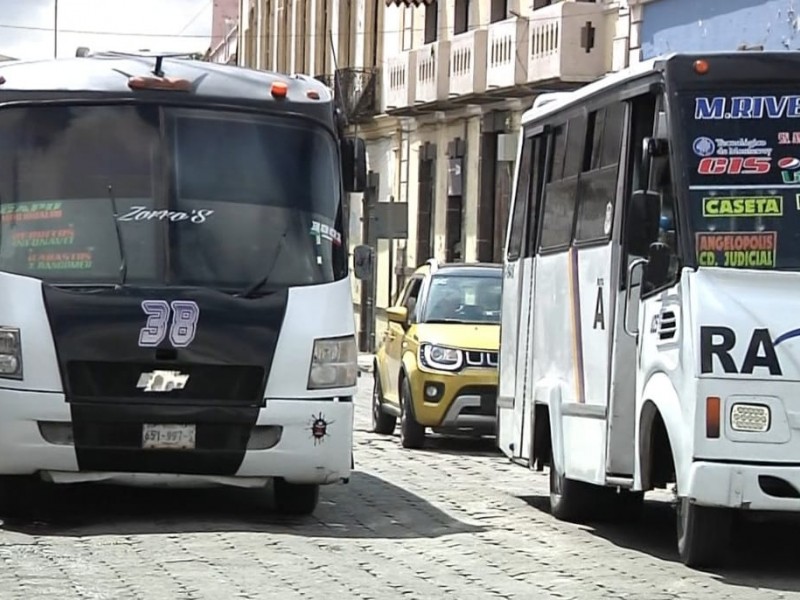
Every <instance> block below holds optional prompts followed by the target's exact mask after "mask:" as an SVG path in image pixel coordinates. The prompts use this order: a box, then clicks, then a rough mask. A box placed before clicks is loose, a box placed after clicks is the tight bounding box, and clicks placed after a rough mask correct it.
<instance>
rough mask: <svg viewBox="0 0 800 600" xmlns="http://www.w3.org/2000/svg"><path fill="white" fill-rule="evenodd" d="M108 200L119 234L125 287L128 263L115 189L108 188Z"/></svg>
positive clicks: (120, 264)
mask: <svg viewBox="0 0 800 600" xmlns="http://www.w3.org/2000/svg"><path fill="white" fill-rule="evenodd" d="M108 199H109V200H111V209H112V210H113V211H114V229H115V230H116V232H117V244H118V245H119V285H120V286H124V285H125V278H126V277H127V276H128V261H127V260H125V244H123V243H122V232H121V231H120V229H119V211H118V210H117V199H116V197H115V196H114V188H112V187H111V186H110V185H109V186H108Z"/></svg>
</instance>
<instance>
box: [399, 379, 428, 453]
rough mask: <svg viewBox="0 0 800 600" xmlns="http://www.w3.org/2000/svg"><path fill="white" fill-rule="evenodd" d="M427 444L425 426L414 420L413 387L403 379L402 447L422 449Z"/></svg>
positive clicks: (401, 399) (401, 405)
mask: <svg viewBox="0 0 800 600" xmlns="http://www.w3.org/2000/svg"><path fill="white" fill-rule="evenodd" d="M424 444H425V426H424V425H420V424H419V423H417V420H416V419H415V418H414V408H413V400H412V399H411V386H410V385H409V384H408V379H407V378H405V377H404V378H403V383H402V384H400V445H401V446H403V448H415V449H416V448H422V446H423V445H424Z"/></svg>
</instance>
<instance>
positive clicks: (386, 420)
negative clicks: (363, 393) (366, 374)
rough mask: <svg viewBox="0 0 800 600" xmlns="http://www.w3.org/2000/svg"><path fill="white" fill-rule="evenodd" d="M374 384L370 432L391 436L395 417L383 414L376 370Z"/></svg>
mask: <svg viewBox="0 0 800 600" xmlns="http://www.w3.org/2000/svg"><path fill="white" fill-rule="evenodd" d="M374 373H375V383H374V385H373V386H372V431H373V432H374V433H377V434H380V435H391V434H393V433H394V428H395V425H397V417H395V416H394V415H390V414H387V413H385V412H383V389H381V378H380V375H378V369H377V368H376V369H375V371H374Z"/></svg>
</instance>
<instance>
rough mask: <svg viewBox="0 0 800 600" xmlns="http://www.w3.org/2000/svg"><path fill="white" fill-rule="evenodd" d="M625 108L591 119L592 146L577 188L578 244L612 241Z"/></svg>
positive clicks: (614, 107)
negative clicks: (610, 239)
mask: <svg viewBox="0 0 800 600" xmlns="http://www.w3.org/2000/svg"><path fill="white" fill-rule="evenodd" d="M624 120H625V104H623V103H622V102H617V103H615V104H612V105H610V106H607V107H604V108H601V109H600V110H598V111H597V112H594V113H592V115H591V116H590V133H591V137H592V142H591V143H592V146H591V148H588V149H587V154H588V156H587V159H588V160H587V164H586V165H585V170H584V172H583V173H581V177H580V182H579V184H578V185H579V187H578V221H577V229H576V231H575V241H576V242H593V241H603V242H605V241H606V240H608V239H609V238H610V237H611V229H612V225H613V222H614V220H613V219H614V210H615V204H616V196H617V174H618V171H619V160H620V153H621V151H622V132H623V125H624Z"/></svg>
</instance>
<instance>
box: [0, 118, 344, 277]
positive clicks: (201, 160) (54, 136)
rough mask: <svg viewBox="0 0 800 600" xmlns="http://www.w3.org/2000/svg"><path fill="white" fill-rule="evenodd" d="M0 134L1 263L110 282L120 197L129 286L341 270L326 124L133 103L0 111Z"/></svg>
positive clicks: (115, 271)
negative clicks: (0, 135)
mask: <svg viewBox="0 0 800 600" xmlns="http://www.w3.org/2000/svg"><path fill="white" fill-rule="evenodd" d="M162 125H163V126H164V127H165V130H166V132H167V135H166V144H164V143H163V142H162V138H161V136H160V133H159V130H160V128H161V127H162ZM0 128H2V130H3V132H4V135H3V139H2V141H1V142H0V213H2V230H0V269H4V270H8V271H11V272H16V273H22V274H26V275H32V276H35V277H41V278H43V279H45V280H48V281H57V282H63V283H116V282H118V281H119V279H120V264H121V256H120V250H119V245H120V242H119V240H118V237H117V231H116V227H115V223H114V216H113V215H114V204H115V203H116V207H117V210H118V219H117V221H118V225H119V228H120V236H121V238H122V246H123V250H124V254H125V259H126V262H127V267H128V273H127V281H128V282H130V283H139V284H171V285H203V286H210V287H216V288H221V289H231V290H237V291H238V290H240V289H242V288H243V287H247V286H248V285H249V284H250V283H253V282H254V281H256V280H258V279H260V278H261V277H263V276H264V275H266V271H267V270H268V267H269V266H270V265H271V264H272V263H273V262H275V265H276V266H275V269H274V272H273V276H272V278H271V283H272V284H273V285H275V286H287V285H302V284H310V283H321V282H325V281H332V280H333V279H336V278H339V277H342V276H344V274H345V273H346V262H345V256H346V255H345V251H344V248H343V239H342V236H341V234H340V229H341V227H340V225H339V223H340V219H341V214H340V208H339V203H340V194H339V179H338V174H337V172H336V167H335V165H336V162H335V160H336V146H335V143H334V141H333V139H332V137H330V136H329V135H328V134H327V133H325V132H324V131H323V130H322V129H318V128H316V127H314V126H309V125H308V124H307V123H305V122H302V123H297V122H295V121H292V120H290V119H286V118H284V119H275V118H266V117H255V116H247V117H244V116H242V115H238V114H235V113H220V112H212V111H204V110H193V111H179V112H171V111H170V110H169V109H165V110H160V109H158V108H156V107H131V106H113V107H112V106H80V107H79V106H72V107H70V106H60V107H34V108H10V109H4V110H2V111H0ZM112 198H113V199H114V201H112ZM281 240H283V241H281ZM267 288H269V286H267Z"/></svg>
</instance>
